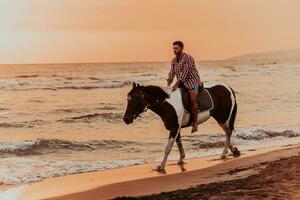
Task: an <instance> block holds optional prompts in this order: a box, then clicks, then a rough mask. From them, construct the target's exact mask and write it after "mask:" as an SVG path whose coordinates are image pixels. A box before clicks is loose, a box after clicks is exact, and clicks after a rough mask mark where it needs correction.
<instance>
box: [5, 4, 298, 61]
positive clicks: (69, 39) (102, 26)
mask: <svg viewBox="0 0 300 200" xmlns="http://www.w3.org/2000/svg"><path fill="white" fill-rule="evenodd" d="M299 8H300V1H299V0H186V1H182V0H147V1H146V0H145V1H144V0H84V1H83V0H51V1H46V0H0V63H60V62H130V61H168V60H170V59H171V57H172V49H171V47H172V46H171V44H172V41H173V40H182V41H184V42H185V44H186V51H187V52H189V53H190V54H192V55H193V56H194V57H195V58H196V59H197V60H212V59H224V58H228V57H231V56H236V55H240V54H245V53H254V52H264V51H272V50H279V49H292V48H300V20H299V19H300V12H299Z"/></svg>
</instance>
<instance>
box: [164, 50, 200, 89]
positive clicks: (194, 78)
mask: <svg viewBox="0 0 300 200" xmlns="http://www.w3.org/2000/svg"><path fill="white" fill-rule="evenodd" d="M175 75H176V77H177V79H178V80H180V81H181V82H182V83H183V84H184V85H185V86H186V87H187V88H189V89H193V88H194V87H195V86H196V85H199V84H200V83H201V81H200V76H199V73H198V70H197V68H196V65H195V61H194V58H193V57H192V56H190V55H188V54H186V53H183V55H182V57H181V58H180V60H179V61H177V57H175V58H174V59H173V60H172V63H171V70H170V72H169V75H168V78H169V79H172V80H173V78H174V76H175Z"/></svg>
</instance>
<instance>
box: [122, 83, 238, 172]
mask: <svg viewBox="0 0 300 200" xmlns="http://www.w3.org/2000/svg"><path fill="white" fill-rule="evenodd" d="M197 99H198V107H199V112H198V118H197V123H198V124H201V123H203V122H205V121H206V120H208V119H209V118H210V117H213V118H214V119H215V120H216V121H217V123H218V124H219V125H220V126H221V127H222V129H223V130H224V132H225V135H226V142H225V147H224V150H223V152H222V154H221V156H220V158H221V159H225V158H226V155H227V153H228V148H229V149H230V150H231V152H232V154H233V156H239V155H240V151H239V150H238V148H237V147H235V146H233V145H232V143H231V140H230V139H231V135H232V132H233V130H234V123H235V118H236V113H237V102H236V96H235V92H234V91H233V89H232V88H230V87H228V86H226V85H225V84H219V83H217V84H213V85H210V86H205V87H202V89H201V91H199V93H198V97H197ZM148 109H149V110H151V111H153V112H154V113H156V114H157V115H159V116H160V117H161V119H162V121H163V122H164V126H165V128H166V129H167V130H169V140H168V143H167V145H166V148H165V155H164V158H163V160H162V162H161V163H160V164H159V165H158V166H157V167H156V170H157V171H158V172H162V173H163V172H165V166H166V163H167V159H168V155H169V153H170V152H171V150H172V147H173V144H174V143H175V141H176V143H177V146H178V149H179V154H180V157H179V161H178V164H179V165H182V164H183V163H184V161H183V160H184V158H185V152H184V149H183V146H182V141H181V136H180V131H181V129H182V128H186V127H189V126H191V125H192V121H193V120H192V115H191V114H190V111H191V107H190V103H189V95H188V91H187V89H184V88H178V89H176V90H175V91H172V92H171V91H167V90H166V89H165V88H163V87H159V86H154V85H148V86H143V85H139V84H138V83H135V82H133V84H132V89H131V90H130V92H129V93H128V94H127V108H126V112H125V113H124V117H123V120H124V122H125V123H126V124H127V125H128V124H131V123H133V121H134V120H135V119H136V118H137V117H140V116H141V114H142V113H143V112H145V111H146V110H148Z"/></svg>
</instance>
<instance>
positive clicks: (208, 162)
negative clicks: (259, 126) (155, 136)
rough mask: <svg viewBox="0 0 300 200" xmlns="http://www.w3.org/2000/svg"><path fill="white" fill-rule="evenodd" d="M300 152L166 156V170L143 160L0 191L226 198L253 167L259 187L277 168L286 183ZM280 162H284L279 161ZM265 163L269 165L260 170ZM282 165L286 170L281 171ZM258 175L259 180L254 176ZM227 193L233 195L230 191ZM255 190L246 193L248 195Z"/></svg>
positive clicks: (30, 195) (33, 195) (35, 195)
mask: <svg viewBox="0 0 300 200" xmlns="http://www.w3.org/2000/svg"><path fill="white" fill-rule="evenodd" d="M299 152H300V146H289V147H282V148H281V149H278V148H277V149H274V148H273V149H271V148H266V149H260V150H257V151H247V152H243V154H242V156H241V157H240V158H232V157H229V158H228V159H227V160H225V161H222V160H219V159H218V157H216V156H214V157H205V158H199V159H191V160H187V161H186V164H185V165H184V166H178V165H176V164H175V162H169V163H168V166H167V168H166V169H167V174H164V175H162V174H158V173H156V172H154V171H152V170H153V168H154V167H155V166H156V164H145V165H137V166H131V167H124V168H120V169H112V170H106V171H99V172H90V173H82V174H75V175H69V176H64V177H57V178H49V179H46V180H43V181H41V182H37V183H31V184H25V185H19V186H17V187H15V186H14V187H10V190H7V188H3V187H4V186H3V187H2V188H0V190H2V195H7V196H14V197H15V198H16V197H18V199H49V198H50V199H56V200H58V199H59V200H62V199H64V200H65V199H72V200H73V199H75V200H76V199H80V200H81V199H82V200H83V199H111V198H116V197H119V196H135V197H136V196H142V195H150V194H159V193H161V192H170V191H174V192H171V193H164V194H160V195H155V196H150V197H143V198H147V199H159V198H160V197H161V198H166V199H169V198H170V199H180V197H182V198H181V199H189V198H192V197H196V196H199V195H200V196H201V195H202V197H203V198H204V199H206V198H208V197H210V196H211V197H216V198H217V199H218V197H220V196H218V195H220V194H222V193H220V192H222V191H228V193H226V195H229V196H228V198H229V199H230V198H231V197H232V198H234V197H237V196H239V193H236V190H237V189H242V188H243V187H245V188H247V186H249V185H247V182H248V179H251V177H253V176H254V177H255V174H257V173H262V174H263V175H262V177H265V178H261V179H256V178H252V179H251V180H253V181H254V182H253V181H252V182H249V184H250V185H251V184H252V186H253V187H255V188H256V189H260V188H261V190H263V191H264V192H265V193H267V192H266V191H268V190H264V187H265V186H266V185H267V184H266V183H263V182H262V183H260V182H259V181H260V180H261V181H264V180H268V179H270V182H271V183H274V184H275V183H276V181H277V180H278V177H277V179H276V180H275V179H274V180H273V178H276V174H278V175H279V179H281V178H282V177H281V176H284V177H288V179H287V181H286V182H287V183H288V181H290V180H291V181H292V179H293V178H294V177H293V175H294V174H295V173H296V172H295V170H297V169H296V167H294V166H295V164H296V163H298V164H299V160H300V159H299V157H291V156H294V155H298V154H299ZM288 157H291V158H289V159H287V160H280V161H279V166H280V167H279V168H278V170H279V171H278V172H277V171H276V173H275V175H274V172H273V170H275V169H276V170H277V167H276V165H277V164H276V163H275V164H273V161H274V160H278V159H281V158H288ZM281 162H283V163H282V164H281ZM286 162H287V163H286ZM273 165H274V166H273ZM272 166H273V167H272ZM290 166H292V167H290ZM264 169H268V170H267V171H266V170H265V171H263V170H264ZM285 170H286V173H285V172H284V171H285ZM291 170H292V171H291ZM259 171H260V172H259ZM267 172H269V174H268V173H267ZM298 173H299V170H298ZM285 174H288V175H289V176H286V175H285ZM273 175H274V176H273ZM259 176H260V175H259ZM298 176H299V174H298ZM247 177H248V179H247ZM256 180H257V182H255V181H256ZM224 181H226V182H224ZM228 181H229V182H228ZM231 181H232V182H231ZM298 182H299V181H298ZM201 184H206V185H201ZM297 184H298V185H297ZM297 184H296V183H294V182H291V185H289V184H285V183H284V184H283V185H285V186H284V187H283V186H282V188H281V190H280V189H279V191H281V193H282V194H289V195H293V194H294V189H293V188H294V185H296V186H297V187H298V188H299V183H297ZM197 185H201V186H198V187H195V188H192V189H188V190H179V191H175V190H178V189H187V188H190V187H194V186H197ZM267 187H268V188H269V190H272V188H273V187H272V185H271V186H270V185H268V186H267ZM279 187H281V186H279ZM222 188H223V189H222ZM286 188H289V190H288V192H286ZM4 189H6V190H4ZM230 191H232V193H230ZM258 192H259V191H258ZM274 192H277V190H274V191H273V193H274ZM254 193H256V192H253V194H254ZM265 193H264V195H262V196H263V197H265V195H266V194H265ZM217 194H218V195H217ZM231 194H232V196H230V195H231ZM244 194H247V193H246V192H242V193H241V194H240V195H244ZM253 194H252V193H250V194H249V195H250V196H251V195H253ZM185 195H192V196H185ZM221 197H222V196H221ZM197 198H198V197H197ZM279 199H280V198H279Z"/></svg>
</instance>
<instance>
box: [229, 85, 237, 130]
mask: <svg viewBox="0 0 300 200" xmlns="http://www.w3.org/2000/svg"><path fill="white" fill-rule="evenodd" d="M230 90H231V92H232V94H233V96H234V107H233V110H232V113H231V116H230V119H229V128H230V130H231V131H233V130H234V122H235V118H236V114H237V103H236V97H235V92H234V90H233V89H232V88H230Z"/></svg>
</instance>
